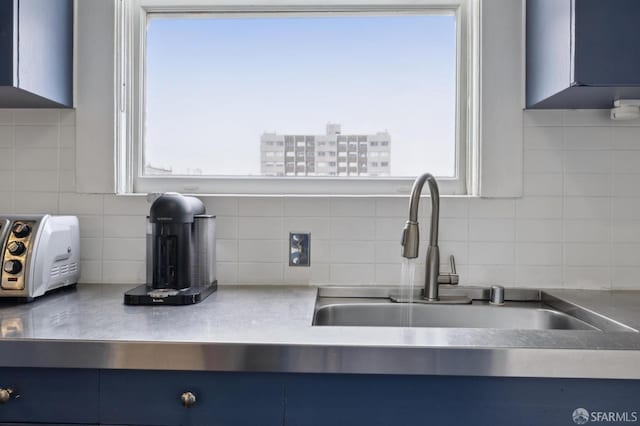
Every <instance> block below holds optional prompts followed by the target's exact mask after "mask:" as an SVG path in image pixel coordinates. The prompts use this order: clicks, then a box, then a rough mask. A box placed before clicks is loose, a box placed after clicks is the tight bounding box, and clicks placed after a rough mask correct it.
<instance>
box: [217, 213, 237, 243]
mask: <svg viewBox="0 0 640 426" xmlns="http://www.w3.org/2000/svg"><path fill="white" fill-rule="evenodd" d="M216 238H221V239H223V240H225V239H226V240H235V239H237V238H238V217H236V216H217V217H216Z"/></svg>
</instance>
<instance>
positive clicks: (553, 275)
mask: <svg viewBox="0 0 640 426" xmlns="http://www.w3.org/2000/svg"><path fill="white" fill-rule="evenodd" d="M516 274H517V280H516V283H517V285H518V287H533V288H561V287H562V284H563V272H562V266H528V265H518V266H517V268H516Z"/></svg>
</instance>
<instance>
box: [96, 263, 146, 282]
mask: <svg viewBox="0 0 640 426" xmlns="http://www.w3.org/2000/svg"><path fill="white" fill-rule="evenodd" d="M146 274H147V269H146V263H145V262H141V261H137V262H134V261H125V260H119V261H103V262H102V280H104V281H105V282H108V283H119V284H143V283H144V282H145V281H146Z"/></svg>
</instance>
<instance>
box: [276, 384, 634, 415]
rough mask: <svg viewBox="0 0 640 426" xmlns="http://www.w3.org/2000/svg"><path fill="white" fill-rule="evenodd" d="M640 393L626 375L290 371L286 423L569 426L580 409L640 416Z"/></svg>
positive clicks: (287, 385) (590, 412)
mask: <svg viewBox="0 0 640 426" xmlns="http://www.w3.org/2000/svg"><path fill="white" fill-rule="evenodd" d="M639 395H640V381H623V380H575V379H574V380H570V379H529V378H495V377H493V378H492V377H447V376H384V375H376V376H370V375H290V376H289V377H288V380H287V384H286V415H285V424H286V425H287V426H320V425H332V426H340V425H344V426H347V425H348V426H354V425H366V426H395V425H401V426H405V425H406V426H409V425H438V426H446V425H452V426H453V425H486V426H502V425H504V426H507V425H508V426H512V425H518V426H526V425H531V426H540V425H545V426H552V425H565V426H566V425H571V424H574V423H573V413H574V411H575V410H576V409H578V408H583V409H585V410H586V411H587V412H588V413H589V415H590V416H598V415H600V414H598V413H600V412H603V413H607V415H609V414H608V413H611V412H615V413H619V415H620V416H623V417H624V416H626V418H628V419H629V420H633V419H634V416H635V417H637V419H638V421H640V415H639V414H638V413H640V399H639V398H638V396H639ZM634 413H635V414H634ZM600 416H601V415H600ZM608 424H611V423H608ZM613 424H616V423H615V422H614V423H613ZM618 424H623V422H621V423H618Z"/></svg>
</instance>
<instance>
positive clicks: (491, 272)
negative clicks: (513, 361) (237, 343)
mask: <svg viewBox="0 0 640 426" xmlns="http://www.w3.org/2000/svg"><path fill="white" fill-rule="evenodd" d="M524 122H525V128H524V129H523V131H524V144H525V152H524V163H525V175H524V188H523V194H524V196H523V197H522V198H517V199H487V198H468V197H450V196H443V197H442V198H441V200H440V201H441V205H440V235H439V237H440V238H439V243H440V256H441V258H440V261H441V262H440V263H441V270H442V271H448V270H449V262H448V256H449V255H450V254H454V255H455V257H456V261H457V266H458V272H459V274H460V280H461V283H462V284H466V285H490V284H501V285H505V286H514V285H515V286H522V287H543V288H553V287H566V288H612V287H613V288H633V289H640V254H638V253H640V189H639V188H640V125H637V124H633V123H614V122H611V121H610V120H609V119H608V112H607V111H525V112H524ZM14 123H15V124H14ZM630 124H631V125H630ZM14 135H15V138H14ZM14 139H15V141H14ZM78 143H82V141H78ZM75 147H76V134H75V112H74V111H71V110H63V111H60V110H38V111H31V110H21V111H14V110H1V109H0V199H2V200H3V201H2V203H0V212H1V213H3V214H8V213H14V212H16V213H57V212H60V213H61V214H75V215H78V216H79V220H80V232H81V237H82V241H81V250H82V253H81V257H82V260H81V268H82V276H81V281H82V282H123V283H130V284H132V285H134V284H136V283H142V282H144V280H145V262H144V259H145V255H146V253H145V232H146V215H147V214H148V211H149V204H148V202H147V200H146V197H144V196H142V197H132V196H115V195H111V194H106V195H93V194H88V195H80V194H75V187H76V181H75ZM505 161H508V159H505ZM202 200H203V201H204V203H205V205H206V208H207V213H209V214H213V215H217V216H218V219H217V222H216V226H217V232H216V233H217V244H216V248H217V254H218V259H217V260H218V261H217V277H218V280H219V282H220V283H221V284H247V283H254V284H281V283H286V284H301V285H305V284H316V285H326V284H329V285H342V284H347V285H349V284H351V285H371V284H379V285H395V284H398V283H399V280H400V270H401V264H402V257H401V256H400V236H401V231H402V228H403V226H404V223H405V221H406V220H407V215H408V202H409V198H408V194H407V195H404V196H398V197H353V198H347V197H336V198H331V197H282V196H276V197H233V196H203V197H202ZM430 205H431V200H430V198H429V197H426V196H425V197H423V198H422V199H421V201H420V209H419V221H420V230H421V247H420V249H421V250H420V256H419V258H418V259H417V271H416V285H417V286H421V285H422V283H423V281H424V275H425V265H424V262H425V254H426V246H427V242H428V239H429V225H430V214H431V208H430ZM289 232H310V233H311V267H308V268H293V267H289V266H288V258H287V256H288V254H287V250H288V246H287V242H288V234H289Z"/></svg>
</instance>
